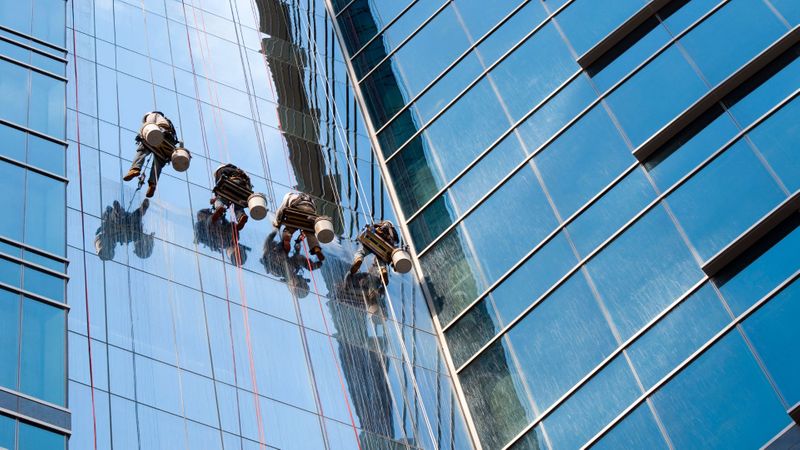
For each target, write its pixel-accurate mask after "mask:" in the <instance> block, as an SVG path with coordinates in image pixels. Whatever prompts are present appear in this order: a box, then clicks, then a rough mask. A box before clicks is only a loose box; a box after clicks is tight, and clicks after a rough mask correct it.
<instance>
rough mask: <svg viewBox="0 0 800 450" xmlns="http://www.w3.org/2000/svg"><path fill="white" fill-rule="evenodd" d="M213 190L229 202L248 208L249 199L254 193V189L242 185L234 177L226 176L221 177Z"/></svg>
mask: <svg viewBox="0 0 800 450" xmlns="http://www.w3.org/2000/svg"><path fill="white" fill-rule="evenodd" d="M212 192H214V194H215V195H216V196H217V197H219V198H222V199H223V200H226V201H227V202H229V203H233V204H235V205H238V206H241V207H242V208H247V199H249V198H250V196H251V195H253V190H252V189H249V188H247V187H245V186H242V184H241V183H237V182H236V181H234V177H226V176H223V177H222V178H220V180H219V181H218V182H217V185H216V186H214V189H212Z"/></svg>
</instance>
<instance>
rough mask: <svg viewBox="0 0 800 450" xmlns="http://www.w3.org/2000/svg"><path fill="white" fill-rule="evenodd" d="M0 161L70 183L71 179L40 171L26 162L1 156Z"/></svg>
mask: <svg viewBox="0 0 800 450" xmlns="http://www.w3.org/2000/svg"><path fill="white" fill-rule="evenodd" d="M0 161H3V162H7V163H9V164H13V165H15V166H18V167H22V168H23V169H27V170H30V171H31V172H36V173H38V174H39V175H44V176H46V177H48V178H53V179H55V180H58V181H61V182H62V183H64V184H67V183H69V178H66V177H64V176H61V175H59V174H56V173H53V172H50V171H48V170H44V169H40V168H38V167H36V166H32V165H30V164H28V163H26V162H23V161H20V160H17V159H14V158H9V157H8V156H6V155H0Z"/></svg>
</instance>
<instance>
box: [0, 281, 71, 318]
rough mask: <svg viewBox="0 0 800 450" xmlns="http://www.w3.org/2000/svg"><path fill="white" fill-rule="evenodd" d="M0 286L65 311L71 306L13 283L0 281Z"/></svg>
mask: <svg viewBox="0 0 800 450" xmlns="http://www.w3.org/2000/svg"><path fill="white" fill-rule="evenodd" d="M0 288H3V289H6V290H8V291H12V292H15V293H17V294H20V295H24V296H25V297H28V298H31V299H33V300H37V301H40V302H42V303H47V304H48V305H50V306H55V307H56V308H59V309H63V310H65V311H69V310H70V308H71V307H70V306H69V305H68V304H66V303H62V302H59V301H57V300H53V299H51V298H48V297H45V296H43V295H39V294H36V293H33V292H31V291H27V290H25V289H21V288H18V287H16V286H14V285H11V284H8V283H4V282H2V281H0Z"/></svg>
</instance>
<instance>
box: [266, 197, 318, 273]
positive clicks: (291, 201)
mask: <svg viewBox="0 0 800 450" xmlns="http://www.w3.org/2000/svg"><path fill="white" fill-rule="evenodd" d="M289 208H291V209H294V210H298V211H301V212H303V213H307V214H308V215H309V216H315V217H316V215H317V207H316V205H315V204H314V199H313V198H312V197H311V196H310V195H308V194H306V193H305V192H299V193H298V192H289V193H287V194H286V195H285V196H284V197H283V201H282V202H281V206H280V207H279V208H278V210H277V211H276V212H275V220H274V221H273V222H272V225H273V226H274V227H275V228H277V229H280V227H281V225H283V233H282V234H281V239H282V242H283V250H284V251H285V252H286V253H289V251H290V250H291V242H292V236H294V233H295V232H296V231H297V230H298V228H297V227H296V226H293V225H291V224H289V223H281V221H282V218H283V216H284V213H285V212H286V210H287V209H289ZM301 234H302V235H304V236H305V238H306V239H307V241H308V248H309V249H310V250H311V254H312V255H315V256H316V257H317V260H318V261H319V262H322V261H324V260H325V255H323V254H322V248H321V247H320V246H319V240H317V236H316V235H315V234H314V233H313V232H305V231H301Z"/></svg>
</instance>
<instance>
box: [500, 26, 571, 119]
mask: <svg viewBox="0 0 800 450" xmlns="http://www.w3.org/2000/svg"><path fill="white" fill-rule="evenodd" d="M578 68H579V67H578V64H577V63H576V62H575V59H574V58H573V57H572V55H571V54H570V52H569V49H568V48H567V46H566V45H565V44H564V40H563V39H562V38H561V36H560V35H559V34H558V30H557V29H556V27H555V25H553V24H552V23H549V24H547V25H545V26H544V27H543V28H541V29H540V30H539V31H537V32H536V34H534V35H533V36H532V37H530V38H529V39H528V40H527V41H525V43H524V44H522V45H521V46H520V47H519V48H517V49H515V50H514V53H512V54H511V55H509V56H508V57H507V58H506V59H504V60H503V61H502V62H501V63H500V64H498V65H497V67H495V68H494V69H492V71H491V73H490V75H489V77H490V78H491V79H492V81H493V87H494V88H495V89H497V91H499V94H500V97H502V100H501V101H502V103H503V112H504V113H505V114H506V115H508V116H509V120H511V121H512V122H514V121H516V120H518V119H519V118H520V117H522V115H523V114H525V113H527V112H528V111H529V110H530V109H531V108H532V107H533V106H534V105H536V104H537V103H539V102H540V101H542V99H544V98H545V97H546V96H547V94H549V93H551V92H553V90H554V89H555V88H556V87H558V86H559V85H560V84H561V83H563V82H564V81H565V80H566V79H567V78H568V77H569V76H570V75H572V74H573V73H575V71H576V70H578ZM520 92H524V93H525V95H519V93H520Z"/></svg>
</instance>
